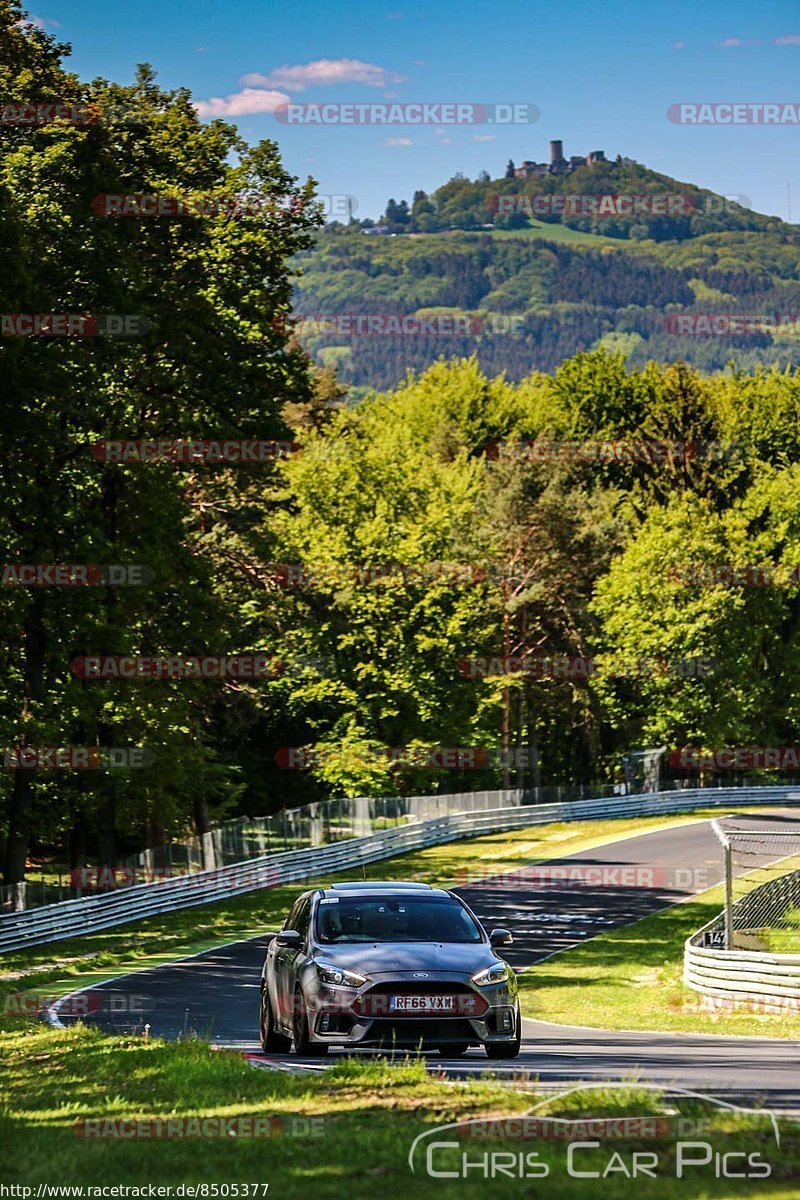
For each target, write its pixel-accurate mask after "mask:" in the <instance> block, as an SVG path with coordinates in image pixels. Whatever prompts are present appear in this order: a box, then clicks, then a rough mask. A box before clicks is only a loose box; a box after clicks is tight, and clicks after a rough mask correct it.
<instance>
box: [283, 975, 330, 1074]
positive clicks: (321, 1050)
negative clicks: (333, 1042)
mask: <svg viewBox="0 0 800 1200" xmlns="http://www.w3.org/2000/svg"><path fill="white" fill-rule="evenodd" d="M292 1025H293V1028H294V1052H295V1054H299V1055H300V1056H301V1058H324V1057H325V1055H326V1054H327V1053H328V1050H329V1047H328V1046H326V1045H325V1043H324V1042H323V1043H320V1042H312V1041H311V1038H310V1035H309V1031H308V1011H307V1010H306V1005H305V1001H304V999H303V993H302V992H301V991H300V990H299V989H298V991H296V992H295V995H294V1016H293V1018H292Z"/></svg>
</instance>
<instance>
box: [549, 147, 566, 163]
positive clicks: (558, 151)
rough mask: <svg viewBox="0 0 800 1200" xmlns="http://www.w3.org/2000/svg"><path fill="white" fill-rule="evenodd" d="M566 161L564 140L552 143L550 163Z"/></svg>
mask: <svg viewBox="0 0 800 1200" xmlns="http://www.w3.org/2000/svg"><path fill="white" fill-rule="evenodd" d="M563 161H564V145H563V143H562V142H551V143H550V164H551V166H554V165H555V164H556V163H561V162H563Z"/></svg>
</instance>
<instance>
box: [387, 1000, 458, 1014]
mask: <svg viewBox="0 0 800 1200" xmlns="http://www.w3.org/2000/svg"><path fill="white" fill-rule="evenodd" d="M457 1003H458V997H457V996H390V997H389V1011H390V1012H403V1013H421V1014H423V1015H424V1016H427V1015H428V1014H429V1013H453V1012H455V1011H456V1005H457Z"/></svg>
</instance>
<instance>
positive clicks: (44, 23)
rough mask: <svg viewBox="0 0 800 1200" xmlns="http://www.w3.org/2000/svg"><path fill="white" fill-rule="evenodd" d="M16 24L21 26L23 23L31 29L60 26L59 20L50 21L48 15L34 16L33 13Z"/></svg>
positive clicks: (57, 27)
mask: <svg viewBox="0 0 800 1200" xmlns="http://www.w3.org/2000/svg"><path fill="white" fill-rule="evenodd" d="M18 24H19V25H22V26H23V27H24V26H25V25H28V26H29V27H30V28H31V29H60V28H61V23H60V21H51V20H50V18H49V17H36V16H34V14H33V13H31V15H30V16H29V17H28V18H27V20H24V21H19V22H18Z"/></svg>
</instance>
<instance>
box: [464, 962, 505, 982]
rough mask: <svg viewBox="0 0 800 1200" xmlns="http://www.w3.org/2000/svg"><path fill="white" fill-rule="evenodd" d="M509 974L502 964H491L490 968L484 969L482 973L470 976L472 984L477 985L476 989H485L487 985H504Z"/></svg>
mask: <svg viewBox="0 0 800 1200" xmlns="http://www.w3.org/2000/svg"><path fill="white" fill-rule="evenodd" d="M509 976H510V972H509V969H508V967H507V966H506V964H505V963H504V962H496V963H492V965H491V967H486V969H485V970H483V971H478V973H477V974H476V975H473V976H472V982H473V983H477V985H478V987H485V986H486V984H489V983H505V981H506V980H507V979H508V978H509Z"/></svg>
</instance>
